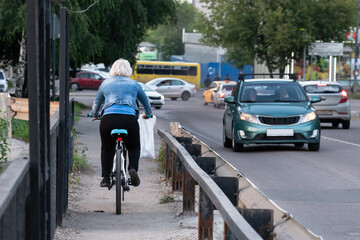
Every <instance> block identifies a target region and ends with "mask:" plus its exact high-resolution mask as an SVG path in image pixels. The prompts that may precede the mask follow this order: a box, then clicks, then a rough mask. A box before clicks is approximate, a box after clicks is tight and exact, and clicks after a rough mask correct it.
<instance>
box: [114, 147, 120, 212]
mask: <svg viewBox="0 0 360 240" xmlns="http://www.w3.org/2000/svg"><path fill="white" fill-rule="evenodd" d="M115 170H116V175H115V176H116V214H121V190H122V188H121V150H120V149H118V150H116V167H115Z"/></svg>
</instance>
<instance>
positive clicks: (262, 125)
mask: <svg viewBox="0 0 360 240" xmlns="http://www.w3.org/2000/svg"><path fill="white" fill-rule="evenodd" d="M320 101H321V98H320V97H319V96H312V98H311V100H310V99H309V98H308V96H307V95H306V93H305V91H304V89H303V88H302V87H301V86H300V84H299V83H298V82H297V81H295V80H290V79H247V80H240V81H239V82H238V83H237V84H236V86H235V88H234V90H233V91H232V93H231V96H229V97H226V98H225V102H226V103H227V104H226V109H225V112H224V118H223V143H224V147H232V149H233V150H234V151H235V152H239V151H243V150H244V144H294V145H295V147H303V146H304V144H305V143H307V144H308V148H309V150H310V151H319V149H320V135H321V127H320V121H319V118H318V116H317V113H316V111H315V108H314V107H313V106H312V105H311V103H316V102H320Z"/></svg>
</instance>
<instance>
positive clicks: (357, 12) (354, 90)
mask: <svg viewBox="0 0 360 240" xmlns="http://www.w3.org/2000/svg"><path fill="white" fill-rule="evenodd" d="M358 30H359V0H357V2H356V34H355V66H354V87H353V92H354V93H356V91H357V75H358V67H357V59H358V55H359V46H358V36H359V34H358Z"/></svg>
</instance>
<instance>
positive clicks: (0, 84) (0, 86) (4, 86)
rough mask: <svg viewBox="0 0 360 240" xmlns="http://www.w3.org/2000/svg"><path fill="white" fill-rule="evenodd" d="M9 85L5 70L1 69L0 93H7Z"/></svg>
mask: <svg viewBox="0 0 360 240" xmlns="http://www.w3.org/2000/svg"><path fill="white" fill-rule="evenodd" d="M7 90H8V83H7V79H6V76H5V73H4V71H3V70H1V69H0V92H7Z"/></svg>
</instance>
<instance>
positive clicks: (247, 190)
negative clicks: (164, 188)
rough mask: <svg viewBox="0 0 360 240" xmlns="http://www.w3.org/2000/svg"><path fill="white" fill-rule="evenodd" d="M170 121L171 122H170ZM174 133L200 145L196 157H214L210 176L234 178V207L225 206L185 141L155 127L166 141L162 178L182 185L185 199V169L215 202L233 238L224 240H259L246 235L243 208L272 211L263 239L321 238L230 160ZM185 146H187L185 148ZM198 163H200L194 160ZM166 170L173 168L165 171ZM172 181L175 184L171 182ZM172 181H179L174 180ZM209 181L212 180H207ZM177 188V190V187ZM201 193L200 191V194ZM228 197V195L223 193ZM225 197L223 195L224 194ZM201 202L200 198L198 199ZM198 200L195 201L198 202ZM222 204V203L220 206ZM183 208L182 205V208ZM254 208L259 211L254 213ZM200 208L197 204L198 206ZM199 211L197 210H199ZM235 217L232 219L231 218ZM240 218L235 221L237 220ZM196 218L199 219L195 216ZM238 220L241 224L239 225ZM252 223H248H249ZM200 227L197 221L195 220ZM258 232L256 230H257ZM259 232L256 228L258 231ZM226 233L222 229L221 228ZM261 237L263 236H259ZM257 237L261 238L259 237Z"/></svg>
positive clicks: (193, 139)
mask: <svg viewBox="0 0 360 240" xmlns="http://www.w3.org/2000/svg"><path fill="white" fill-rule="evenodd" d="M172 124H173V123H172ZM177 131H178V132H177V133H175V134H174V131H173V129H172V133H173V135H175V137H183V138H190V139H191V141H190V142H191V143H192V145H200V148H201V150H199V152H200V154H199V156H201V157H200V159H201V158H214V159H215V163H214V165H215V168H214V172H213V173H214V176H218V177H227V178H236V179H237V180H238V181H236V193H235V195H236V201H235V202H234V201H233V204H234V206H229V205H230V204H231V202H229V199H227V200H228V201H225V200H224V193H223V192H222V190H221V189H219V187H217V186H216V183H214V181H213V180H212V178H210V177H209V176H208V175H207V174H205V173H204V171H202V169H200V168H199V166H197V164H196V163H195V161H194V159H193V156H191V155H190V154H189V153H188V152H187V151H186V150H185V147H186V144H180V143H179V142H178V141H177V140H176V139H175V137H173V136H172V135H171V134H169V133H167V132H165V130H158V134H159V135H160V137H161V138H162V139H163V141H164V142H165V144H166V149H167V150H166V152H167V154H166V156H167V157H166V158H167V159H166V161H169V162H168V163H167V164H168V166H165V168H167V170H166V173H165V175H166V177H168V178H171V180H172V181H173V190H176V189H178V187H176V186H177V185H182V191H183V198H184V199H185V198H187V196H186V195H187V194H188V193H186V191H184V185H185V186H186V177H184V176H186V172H189V173H190V175H191V176H192V178H194V179H195V181H196V182H198V183H199V185H200V189H203V190H204V191H205V193H206V194H207V195H208V197H209V198H210V199H211V202H212V203H213V204H214V205H215V207H216V208H217V209H218V210H219V211H220V213H221V215H222V217H223V219H224V221H225V222H226V224H227V225H228V227H229V228H230V232H231V234H229V235H230V236H234V238H228V237H227V236H224V239H259V235H257V234H256V235H257V236H256V237H255V236H252V237H250V238H248V235H246V234H247V233H251V234H254V230H252V231H250V230H249V229H248V227H249V225H248V224H245V223H244V219H243V218H242V217H241V216H240V214H239V213H238V210H239V209H240V212H242V214H243V216H244V217H246V220H247V221H249V223H251V222H252V220H251V219H248V217H247V216H246V214H245V213H246V211H244V210H248V209H250V210H255V212H250V215H251V214H257V213H258V216H260V217H261V216H264V210H271V214H272V221H273V225H272V227H270V226H267V229H266V231H267V232H268V235H269V231H270V235H271V236H270V235H269V237H268V238H266V239H273V238H272V237H275V239H277V240H282V239H283V240H289V239H294V240H295V239H296V240H321V239H322V238H321V237H320V236H317V235H315V234H314V233H312V232H311V231H310V230H309V229H307V228H306V227H304V226H303V225H302V224H301V223H299V222H298V221H297V220H296V219H295V218H293V217H292V216H291V214H290V213H288V212H286V211H284V210H283V209H281V208H280V207H278V206H277V205H276V204H275V203H274V202H273V201H272V200H271V199H269V198H268V197H267V196H265V194H263V193H262V192H261V191H260V190H259V189H258V188H257V187H256V186H255V185H254V184H253V183H252V182H251V181H250V180H249V179H247V178H246V177H245V176H244V175H243V174H242V173H241V172H239V171H238V170H237V169H236V168H235V167H233V166H232V165H231V164H230V163H228V162H227V161H226V160H224V159H223V158H222V157H221V156H220V155H219V154H217V153H216V152H214V151H213V150H212V149H211V148H210V147H209V146H207V145H206V144H205V143H203V142H201V141H200V140H198V139H197V138H196V137H195V136H193V135H192V134H191V133H189V132H187V131H186V130H184V129H182V128H179V129H178V130H177ZM188 149H189V147H188ZM176 159H180V160H181V163H182V164H183V167H182V168H179V166H178V164H179V163H177V162H176ZM198 164H199V165H200V164H201V163H199V162H198ZM181 169H182V171H183V173H182V175H184V176H183V177H182V179H180V180H179V177H178V176H177V173H176V172H179V171H180V172H181ZM169 171H175V173H174V172H172V173H169ZM174 181H175V183H174ZM176 181H182V182H181V183H178V182H176ZM211 182H212V183H211ZM178 190H179V189H178ZM200 195H201V193H200ZM227 196H228V197H229V194H227ZM225 198H226V197H225ZM199 202H201V201H199ZM200 204H201V203H199V205H200ZM222 204H224V205H222ZM185 210H186V207H184V211H185ZM256 210H258V211H259V212H256ZM199 211H200V206H199ZM199 214H200V212H199ZM235 218H236V219H237V220H234V219H235ZM240 218H241V219H242V220H239V219H240ZM199 219H200V218H199ZM239 223H241V224H239ZM253 225H254V224H252V226H253ZM199 226H200V223H199ZM257 231H258V230H257ZM258 232H259V231H258ZM225 233H226V231H225ZM262 237H263V235H262ZM199 239H202V238H201V236H200V230H199ZM260 239H261V238H260Z"/></svg>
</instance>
